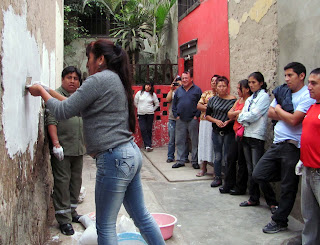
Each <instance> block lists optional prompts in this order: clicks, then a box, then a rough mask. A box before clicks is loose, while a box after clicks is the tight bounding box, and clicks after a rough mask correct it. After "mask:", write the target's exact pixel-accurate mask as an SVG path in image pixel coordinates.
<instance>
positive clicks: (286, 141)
mask: <svg viewBox="0 0 320 245" xmlns="http://www.w3.org/2000/svg"><path fill="white" fill-rule="evenodd" d="M285 143H289V144H293V145H294V146H295V147H297V148H298V145H299V142H298V141H296V140H284V141H281V142H278V143H275V145H282V144H285Z"/></svg>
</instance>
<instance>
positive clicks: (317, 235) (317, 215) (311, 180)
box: [301, 167, 320, 245]
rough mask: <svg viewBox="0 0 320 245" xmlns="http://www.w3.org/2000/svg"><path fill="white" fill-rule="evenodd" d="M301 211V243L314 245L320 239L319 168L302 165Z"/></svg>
mask: <svg viewBox="0 0 320 245" xmlns="http://www.w3.org/2000/svg"><path fill="white" fill-rule="evenodd" d="M301 211H302V217H303V220H304V223H305V224H304V228H303V231H302V244H306V245H316V244H319V241H320V169H312V168H308V167H303V170H302V183H301Z"/></svg>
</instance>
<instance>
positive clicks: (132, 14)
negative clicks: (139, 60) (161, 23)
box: [110, 0, 152, 64]
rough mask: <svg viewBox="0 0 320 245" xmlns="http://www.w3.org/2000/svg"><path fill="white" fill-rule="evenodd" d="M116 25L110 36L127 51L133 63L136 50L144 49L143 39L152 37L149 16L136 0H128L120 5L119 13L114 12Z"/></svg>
mask: <svg viewBox="0 0 320 245" xmlns="http://www.w3.org/2000/svg"><path fill="white" fill-rule="evenodd" d="M114 18H115V20H116V23H115V25H116V27H115V28H114V29H113V30H111V34H110V35H111V36H112V37H115V38H117V42H118V43H119V44H121V45H122V47H123V48H124V49H125V50H126V51H127V52H128V54H129V57H130V60H131V62H132V64H135V56H136V53H137V52H140V51H142V50H143V49H144V40H145V39H147V40H150V38H151V37H152V26H150V16H149V13H148V11H146V9H145V8H143V6H141V4H137V0H130V1H128V2H127V3H126V4H125V5H122V6H121V9H120V11H119V14H115V15H114Z"/></svg>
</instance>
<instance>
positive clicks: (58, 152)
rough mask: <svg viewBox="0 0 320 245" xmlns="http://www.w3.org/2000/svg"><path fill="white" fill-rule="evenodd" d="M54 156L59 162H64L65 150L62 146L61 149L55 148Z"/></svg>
mask: <svg viewBox="0 0 320 245" xmlns="http://www.w3.org/2000/svg"><path fill="white" fill-rule="evenodd" d="M53 155H54V156H55V157H56V158H57V159H58V160H59V161H62V160H63V159H64V155H63V148H62V146H60V147H55V146H54V147H53Z"/></svg>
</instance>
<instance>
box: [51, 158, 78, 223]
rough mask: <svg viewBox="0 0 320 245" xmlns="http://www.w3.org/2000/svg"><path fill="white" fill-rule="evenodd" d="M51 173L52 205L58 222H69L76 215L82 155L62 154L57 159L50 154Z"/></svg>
mask: <svg viewBox="0 0 320 245" xmlns="http://www.w3.org/2000/svg"><path fill="white" fill-rule="evenodd" d="M51 166H52V173H53V180H54V185H53V195H52V198H53V205H54V209H55V215H56V219H57V221H58V223H59V224H60V225H62V224H68V223H71V221H72V217H75V216H77V215H78V214H77V211H76V208H77V205H78V198H79V194H80V189H81V184H82V166H83V156H64V159H63V160H62V161H59V160H58V159H57V158H56V157H55V156H54V155H51Z"/></svg>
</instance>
